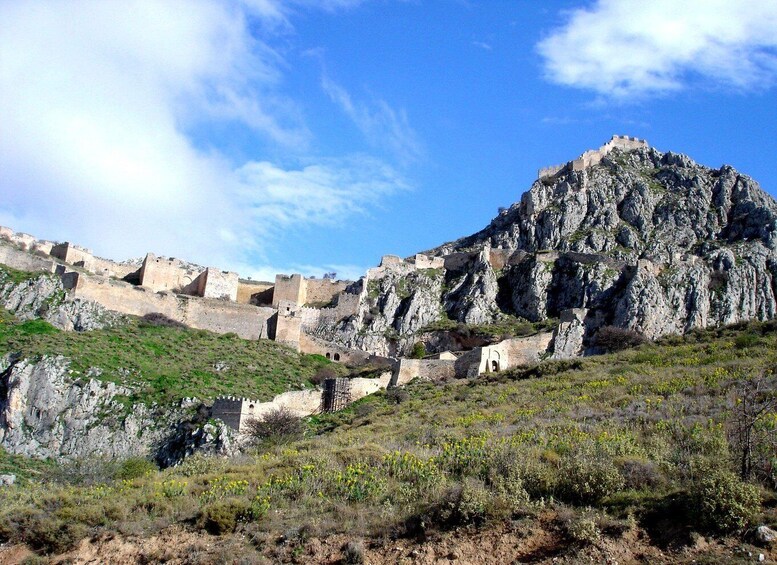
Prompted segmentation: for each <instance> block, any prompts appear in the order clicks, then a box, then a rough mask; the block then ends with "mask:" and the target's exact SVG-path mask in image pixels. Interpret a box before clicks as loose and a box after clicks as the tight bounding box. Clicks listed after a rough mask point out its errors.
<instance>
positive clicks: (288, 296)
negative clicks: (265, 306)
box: [272, 275, 307, 308]
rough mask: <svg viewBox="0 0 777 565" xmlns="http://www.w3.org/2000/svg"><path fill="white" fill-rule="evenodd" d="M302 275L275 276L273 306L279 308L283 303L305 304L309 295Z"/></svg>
mask: <svg viewBox="0 0 777 565" xmlns="http://www.w3.org/2000/svg"><path fill="white" fill-rule="evenodd" d="M305 291H306V287H305V279H304V278H303V277H302V275H275V288H274V289H273V296H272V305H273V306H274V307H275V308H277V307H278V305H279V304H280V303H281V301H284V300H285V301H288V302H292V303H294V304H299V305H302V304H305V302H306V301H307V300H306V299H307V293H306V292H305Z"/></svg>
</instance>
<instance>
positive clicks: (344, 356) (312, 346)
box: [299, 332, 392, 366]
mask: <svg viewBox="0 0 777 565" xmlns="http://www.w3.org/2000/svg"><path fill="white" fill-rule="evenodd" d="M299 350H300V351H301V352H302V353H307V354H315V355H322V356H324V357H326V358H327V359H330V360H332V361H336V362H338V363H344V364H346V365H350V366H359V365H366V364H368V363H371V364H377V365H387V364H390V363H391V362H392V360H391V359H388V358H386V357H380V356H378V355H371V354H369V353H367V352H366V351H361V350H359V349H349V348H347V347H343V346H342V345H338V344H336V343H331V342H329V341H326V340H323V339H321V338H319V337H316V336H312V335H310V334H307V333H305V332H302V333H301V334H300V339H299Z"/></svg>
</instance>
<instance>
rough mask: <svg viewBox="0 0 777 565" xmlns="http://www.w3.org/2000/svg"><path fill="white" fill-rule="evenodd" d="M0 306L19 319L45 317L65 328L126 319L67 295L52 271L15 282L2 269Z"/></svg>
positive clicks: (85, 327) (82, 328) (98, 326)
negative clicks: (51, 273)
mask: <svg viewBox="0 0 777 565" xmlns="http://www.w3.org/2000/svg"><path fill="white" fill-rule="evenodd" d="M0 306H2V307H3V308H5V309H6V310H8V311H9V312H11V313H12V314H14V315H15V316H16V317H17V318H19V319H20V320H32V319H35V318H43V319H44V320H46V321H47V322H49V323H50V324H52V325H53V326H55V327H57V328H59V329H62V330H66V331H71V330H75V331H88V330H96V329H102V328H105V327H108V326H112V325H115V324H117V323H120V322H121V321H122V320H123V319H124V316H122V315H121V314H118V313H117V312H112V311H110V310H107V309H106V308H104V307H103V306H101V305H100V304H98V303H96V302H93V301H90V300H82V299H80V298H68V297H67V295H66V293H65V289H64V287H63V285H62V280H61V279H60V277H57V276H54V275H50V274H40V275H37V276H33V277H30V278H28V279H26V280H23V281H14V280H12V279H11V277H10V276H9V275H8V274H7V273H5V272H4V271H0Z"/></svg>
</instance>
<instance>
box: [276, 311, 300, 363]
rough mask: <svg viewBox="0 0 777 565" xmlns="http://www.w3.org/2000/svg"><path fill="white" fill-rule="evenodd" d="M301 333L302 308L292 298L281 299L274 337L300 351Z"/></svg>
mask: <svg viewBox="0 0 777 565" xmlns="http://www.w3.org/2000/svg"><path fill="white" fill-rule="evenodd" d="M301 333H302V308H301V307H300V306H298V305H297V304H296V303H295V302H292V301H290V300H281V302H280V304H278V315H277V319H276V321H275V335H274V337H273V339H274V340H275V341H277V342H278V343H282V344H284V345H287V346H289V347H292V348H294V349H296V350H298V351H299V350H300V334H301Z"/></svg>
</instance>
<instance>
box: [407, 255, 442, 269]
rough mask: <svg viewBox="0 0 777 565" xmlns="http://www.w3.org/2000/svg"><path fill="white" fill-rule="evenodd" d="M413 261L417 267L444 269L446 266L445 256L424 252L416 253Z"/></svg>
mask: <svg viewBox="0 0 777 565" xmlns="http://www.w3.org/2000/svg"><path fill="white" fill-rule="evenodd" d="M413 262H414V263H415V268H416V269H442V268H444V267H445V259H444V258H443V257H430V256H429V255H424V254H422V253H416V255H415V258H414V259H413Z"/></svg>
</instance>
